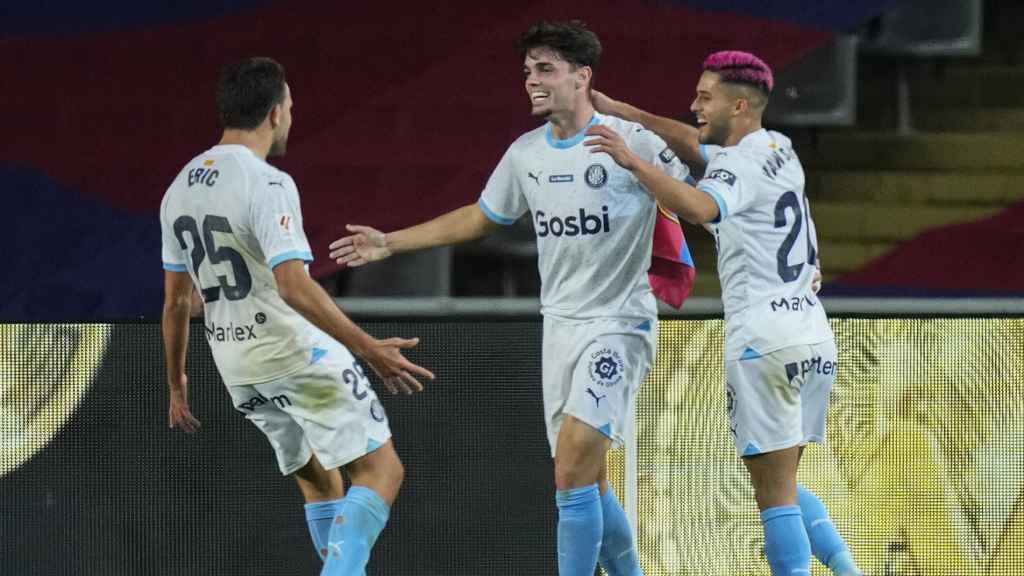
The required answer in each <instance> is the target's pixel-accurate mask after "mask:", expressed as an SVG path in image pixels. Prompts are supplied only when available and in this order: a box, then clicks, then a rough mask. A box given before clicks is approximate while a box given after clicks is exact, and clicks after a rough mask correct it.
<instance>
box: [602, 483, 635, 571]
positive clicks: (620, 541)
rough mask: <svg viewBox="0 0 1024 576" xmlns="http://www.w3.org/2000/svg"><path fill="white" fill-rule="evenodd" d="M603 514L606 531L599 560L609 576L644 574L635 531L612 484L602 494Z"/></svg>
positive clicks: (603, 535)
mask: <svg viewBox="0 0 1024 576" xmlns="http://www.w3.org/2000/svg"><path fill="white" fill-rule="evenodd" d="M601 515H602V517H603V523H604V533H603V534H602V535H601V552H600V553H599V555H598V561H599V562H601V567H602V568H604V571H605V572H607V573H608V576H643V575H644V573H643V571H642V570H640V562H638V561H637V558H636V548H634V547H633V531H632V530H631V529H630V527H629V519H628V518H626V512H625V511H624V510H623V509H622V506H621V505H620V504H619V499H618V498H616V497H615V492H613V491H612V487H611V484H609V485H608V489H607V490H605V491H604V494H603V495H602V496H601Z"/></svg>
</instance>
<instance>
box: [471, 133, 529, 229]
mask: <svg viewBox="0 0 1024 576" xmlns="http://www.w3.org/2000/svg"><path fill="white" fill-rule="evenodd" d="M514 155H515V153H514V150H513V148H512V147H509V149H508V150H506V151H505V155H504V156H502V157H501V161H500V162H498V166H497V167H496V168H495V169H494V172H492V173H491V177H490V178H488V179H487V186H485V187H484V191H483V192H482V193H481V194H480V202H479V205H480V210H482V211H483V213H484V214H486V215H487V217H488V218H490V219H491V220H492V221H494V222H496V223H498V224H502V225H504V226H508V225H510V224H514V223H515V221H516V220H518V219H519V217H520V216H522V215H523V214H525V213H526V212H527V210H529V205H528V203H527V201H526V195H525V194H524V192H523V187H522V184H521V181H520V175H519V174H517V173H516V166H515V164H516V163H515V161H514Z"/></svg>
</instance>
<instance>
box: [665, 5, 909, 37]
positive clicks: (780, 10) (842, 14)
mask: <svg viewBox="0 0 1024 576" xmlns="http://www.w3.org/2000/svg"><path fill="white" fill-rule="evenodd" d="M659 1H660V2H663V3H665V4H670V5H677V6H689V7H691V8H696V9H698V10H707V11H709V12H735V13H738V14H747V15H750V16H755V17H757V18H764V19H765V20H774V21H776V22H792V23H794V24H802V25H805V26H813V27H815V28H821V29H823V30H843V31H849V30H852V29H854V28H856V27H857V26H859V25H861V24H862V23H864V21H865V20H868V19H869V18H871V17H873V16H876V15H878V14H880V13H881V12H883V11H884V10H885V8H886V7H888V6H891V5H893V4H896V3H898V0H857V1H856V2H822V1H821V0H659Z"/></svg>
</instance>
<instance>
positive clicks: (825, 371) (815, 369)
mask: <svg viewBox="0 0 1024 576" xmlns="http://www.w3.org/2000/svg"><path fill="white" fill-rule="evenodd" d="M838 369H839V362H836V361H834V360H824V359H822V357H821V356H815V357H814V358H808V359H806V360H801V361H800V362H790V363H789V364H786V379H787V380H789V383H790V384H792V383H793V379H794V378H796V377H797V376H799V377H800V378H801V379H804V378H806V377H807V375H808V374H811V373H814V374H822V375H824V376H829V375H832V374H835V373H836V371H837V370H838Z"/></svg>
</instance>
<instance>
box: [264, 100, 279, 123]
mask: <svg viewBox="0 0 1024 576" xmlns="http://www.w3.org/2000/svg"><path fill="white" fill-rule="evenodd" d="M267 118H268V119H269V120H270V127H271V128H277V126H278V124H280V123H281V104H274V106H273V107H272V108H271V109H270V112H269V113H268V114H267Z"/></svg>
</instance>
